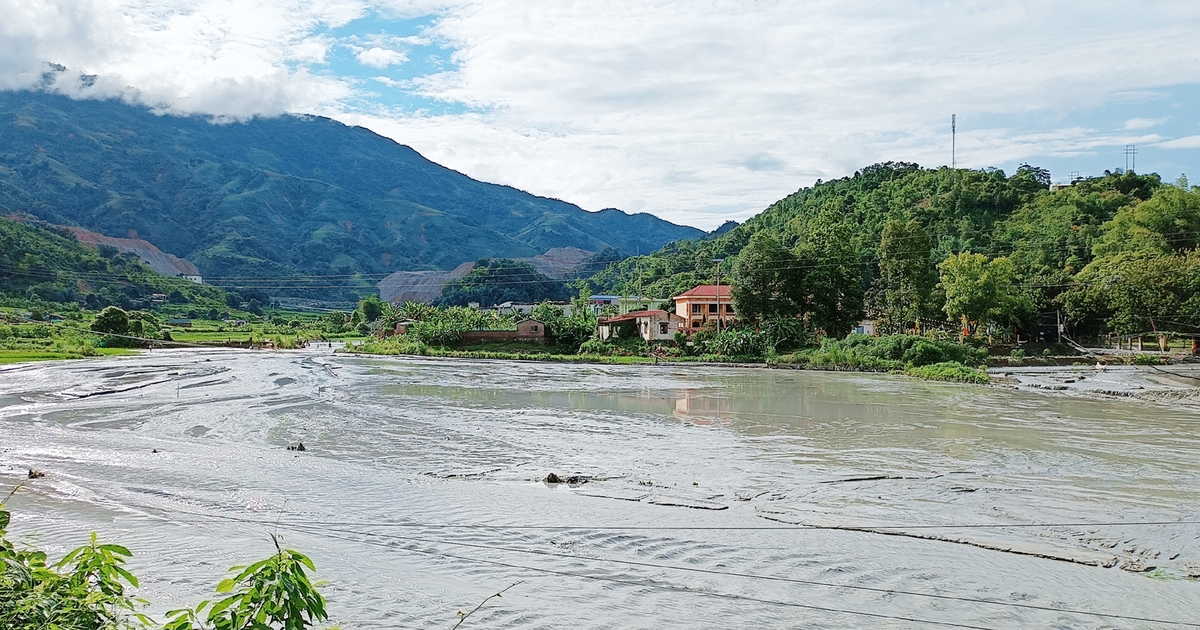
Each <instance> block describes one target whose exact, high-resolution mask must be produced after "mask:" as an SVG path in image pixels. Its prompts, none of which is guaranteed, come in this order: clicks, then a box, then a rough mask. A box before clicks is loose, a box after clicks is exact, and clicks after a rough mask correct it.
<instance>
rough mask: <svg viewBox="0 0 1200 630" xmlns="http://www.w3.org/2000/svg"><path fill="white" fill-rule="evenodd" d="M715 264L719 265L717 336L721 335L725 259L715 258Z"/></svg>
mask: <svg viewBox="0 0 1200 630" xmlns="http://www.w3.org/2000/svg"><path fill="white" fill-rule="evenodd" d="M713 262H715V263H717V334H718V335H719V334H721V319H722V318H721V263H723V262H725V259H724V258H714V259H713Z"/></svg>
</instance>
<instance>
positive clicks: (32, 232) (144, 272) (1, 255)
mask: <svg viewBox="0 0 1200 630" xmlns="http://www.w3.org/2000/svg"><path fill="white" fill-rule="evenodd" d="M2 196H3V195H0V197H2ZM168 291H175V292H177V293H178V294H179V295H180V296H182V302H193V303H219V300H222V299H223V297H224V294H223V293H222V292H221V291H220V290H219V289H217V288H215V287H209V286H203V285H197V284H194V283H192V282H188V281H186V280H182V279H179V278H169V277H166V276H162V275H159V274H157V273H155V272H154V271H152V270H151V269H150V268H149V267H147V266H146V265H145V264H144V263H142V261H141V260H139V259H138V258H137V257H136V256H133V255H125V254H119V253H117V251H116V250H115V249H112V248H106V249H104V250H101V249H97V248H94V247H90V246H88V245H84V244H82V243H80V242H79V241H78V240H76V238H75V235H74V234H72V233H71V232H69V231H67V230H65V229H63V228H59V227H56V226H52V225H47V224H44V223H38V222H33V221H25V222H19V221H12V220H5V219H3V218H0V299H7V300H9V301H13V300H16V301H18V303H20V302H25V303H29V304H30V305H31V306H33V307H34V310H35V311H43V310H44V309H47V308H49V309H57V308H60V307H61V306H59V305H67V304H78V305H83V306H86V307H87V308H90V309H94V310H100V309H102V308H104V307H105V306H110V305H117V306H122V307H123V308H126V309H131V308H135V307H136V306H137V305H138V304H148V303H149V301H150V297H151V295H153V294H155V293H167V292H168ZM36 314H40V313H35V315H36Z"/></svg>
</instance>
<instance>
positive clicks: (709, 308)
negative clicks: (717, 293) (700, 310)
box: [708, 304, 717, 313]
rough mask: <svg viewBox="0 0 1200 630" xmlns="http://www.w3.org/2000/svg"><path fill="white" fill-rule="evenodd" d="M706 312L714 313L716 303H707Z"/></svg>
mask: <svg viewBox="0 0 1200 630" xmlns="http://www.w3.org/2000/svg"><path fill="white" fill-rule="evenodd" d="M708 312H709V313H716V312H717V305H716V304H709V305H708Z"/></svg>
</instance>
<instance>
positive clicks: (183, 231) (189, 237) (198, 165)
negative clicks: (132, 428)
mask: <svg viewBox="0 0 1200 630" xmlns="http://www.w3.org/2000/svg"><path fill="white" fill-rule="evenodd" d="M0 211H3V212H4V213H5V214H7V213H12V212H25V213H29V214H32V215H34V216H36V217H38V218H40V219H42V220H45V221H48V222H51V223H57V224H63V225H78V226H81V227H84V228H87V229H89V230H94V231H96V232H100V233H102V234H105V235H108V236H114V237H131V236H136V237H138V238H142V239H145V240H148V241H150V242H151V243H153V244H154V245H156V246H158V247H159V248H160V249H162V250H163V251H165V252H168V253H170V254H173V255H175V256H179V257H182V258H186V259H188V260H190V261H191V262H192V263H194V264H195V265H196V266H197V267H199V269H200V271H201V274H202V275H203V276H204V277H205V279H206V281H213V282H216V283H218V284H226V285H232V284H237V285H239V286H246V287H254V288H260V289H264V290H268V291H271V292H275V293H297V294H308V295H316V294H319V295H320V296H322V297H329V298H336V297H341V298H345V297H346V294H358V293H362V292H366V291H370V290H371V289H373V285H374V283H375V281H377V280H378V279H379V278H381V277H383V276H384V275H386V274H388V273H391V272H394V271H400V270H420V269H453V268H454V267H456V266H457V265H459V264H461V263H463V262H467V261H472V260H476V259H480V258H492V257H505V258H522V257H529V256H534V255H537V254H540V253H542V252H545V251H546V250H548V249H551V248H553V247H578V248H580V249H584V250H588V251H593V252H599V251H603V250H604V249H606V248H609V247H612V248H616V249H618V250H621V251H623V252H634V251H653V250H655V249H657V248H660V247H662V246H663V245H664V244H666V243H668V242H671V241H675V240H679V239H686V238H697V237H700V236H702V235H703V233H702V232H701V231H700V230H697V229H695V228H690V227H685V226H679V225H675V224H672V223H669V222H666V221H663V220H661V219H658V218H656V217H654V216H652V215H648V214H634V215H629V214H626V213H624V212H621V211H619V210H614V209H607V210H602V211H600V212H587V211H584V210H582V209H580V208H579V207H577V206H574V205H572V204H569V203H566V202H563V201H559V200H556V199H547V198H544V197H537V196H534V195H530V194H528V193H525V192H522V191H520V190H517V189H515V188H511V187H508V186H498V185H494V184H487V183H483V182H479V181H476V180H473V179H471V178H470V177H467V176H466V175H463V174H461V173H458V172H456V171H453V170H450V169H447V168H444V167H442V166H439V165H437V164H435V163H433V162H430V161H429V160H426V159H425V158H423V157H421V155H420V154H418V153H417V152H416V151H414V150H413V149H411V148H409V147H407V146H403V145H400V144H397V143H395V142H393V141H392V140H389V139H387V138H384V137H382V136H379V135H376V134H374V133H372V132H370V131H368V130H366V129H362V128H359V127H347V126H345V125H343V124H341V123H338V122H336V121H333V120H330V119H327V118H320V117H314V116H282V117H278V118H265V119H254V120H252V121H250V122H246V123H228V124H213V123H210V122H209V121H207V120H205V119H202V118H198V117H173V116H160V115H156V114H154V113H152V112H150V111H148V110H146V109H143V108H138V107H132V106H128V105H125V104H123V103H120V102H117V101H94V100H93V101H75V100H71V99H69V98H66V97H63V96H57V95H51V94H45V93H40V92H0ZM364 274H366V275H364ZM313 276H318V277H319V278H313ZM337 294H340V295H337Z"/></svg>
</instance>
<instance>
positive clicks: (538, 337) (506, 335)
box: [462, 319, 546, 343]
mask: <svg viewBox="0 0 1200 630" xmlns="http://www.w3.org/2000/svg"><path fill="white" fill-rule="evenodd" d="M462 340H463V341H464V342H467V343H471V342H475V343H483V342H486V341H531V342H533V343H546V324H544V323H542V322H540V321H538V320H536V319H524V320H521V321H519V322H517V329H516V330H469V331H467V332H465V333H463V334H462Z"/></svg>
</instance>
